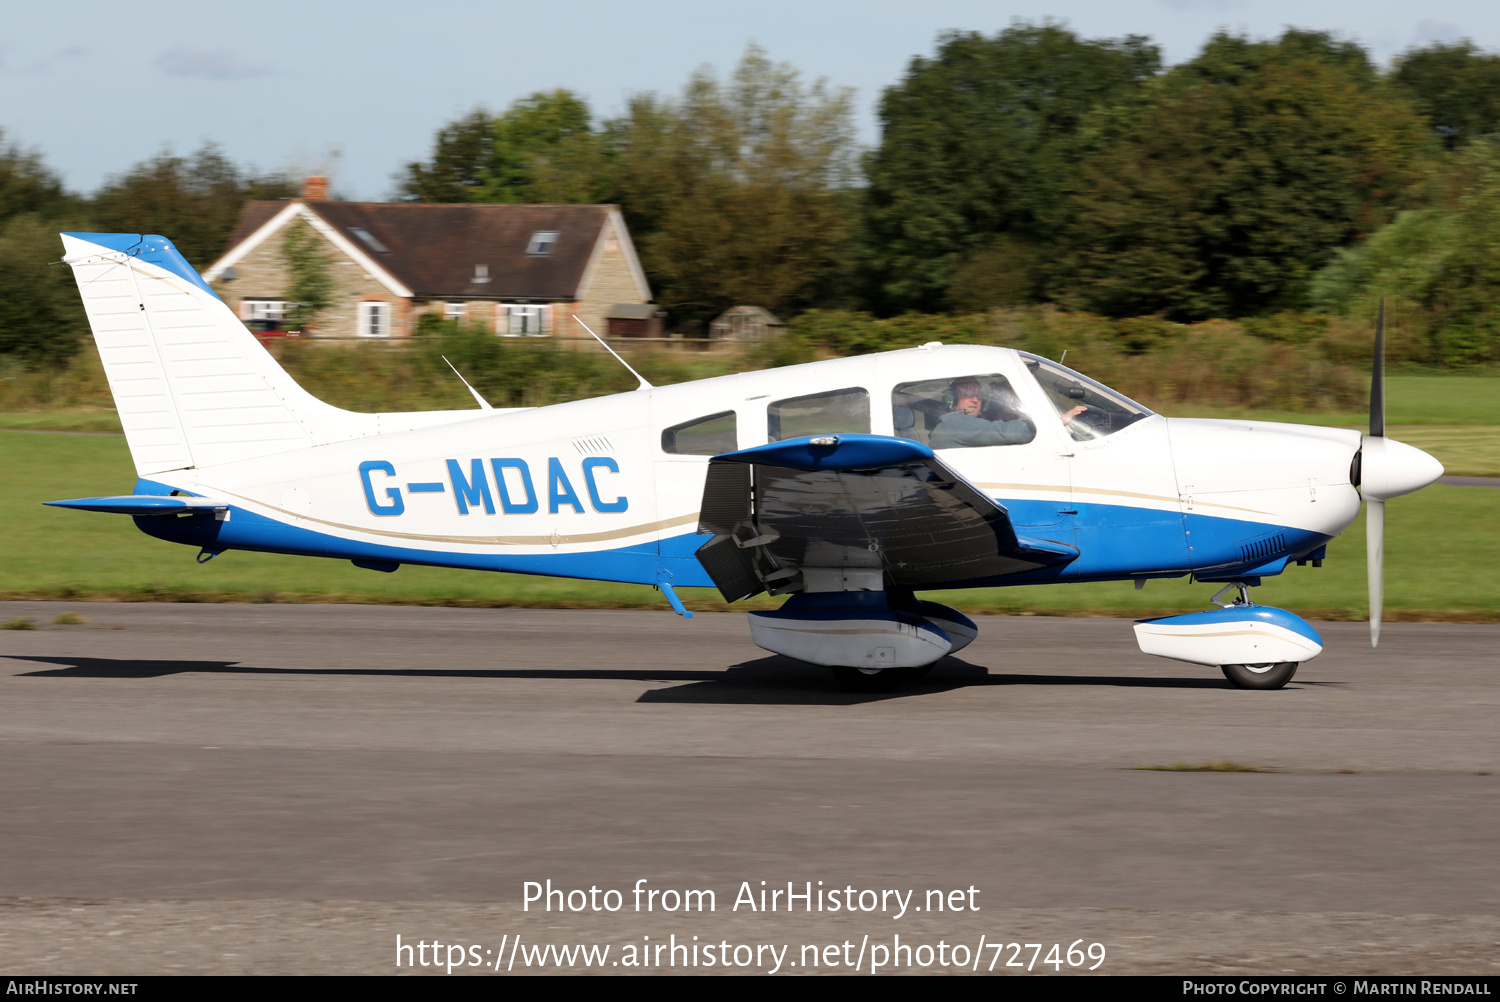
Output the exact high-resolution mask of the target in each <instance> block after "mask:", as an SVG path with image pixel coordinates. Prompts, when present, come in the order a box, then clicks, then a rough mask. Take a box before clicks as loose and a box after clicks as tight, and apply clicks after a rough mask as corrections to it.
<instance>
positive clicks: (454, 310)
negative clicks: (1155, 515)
mask: <svg viewBox="0 0 1500 1002" xmlns="http://www.w3.org/2000/svg"><path fill="white" fill-rule="evenodd" d="M467 314H468V304H467V303H444V304H443V319H444V320H463V318H464V317H465V316H466V315H467Z"/></svg>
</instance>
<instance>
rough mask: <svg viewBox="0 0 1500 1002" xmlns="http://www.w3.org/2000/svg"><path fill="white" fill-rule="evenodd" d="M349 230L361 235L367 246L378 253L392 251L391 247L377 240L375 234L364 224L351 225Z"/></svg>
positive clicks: (358, 235)
mask: <svg viewBox="0 0 1500 1002" xmlns="http://www.w3.org/2000/svg"><path fill="white" fill-rule="evenodd" d="M349 232H350V233H353V234H354V235H355V236H357V237H359V239H360V240H361V241H362V242H363V243H364V245H365V246H366V247H368V248H370V250H372V251H374V252H375V253H377V254H389V253H390V252H391V249H390V248H389V247H387V246H386V245H385V244H383V243H381V242H380V241H379V240H376V239H375V235H374V234H373V233H371V232H370V231H369V230H367V229H365V228H364V227H363V226H351V227H349Z"/></svg>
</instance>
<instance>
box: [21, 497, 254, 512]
mask: <svg viewBox="0 0 1500 1002" xmlns="http://www.w3.org/2000/svg"><path fill="white" fill-rule="evenodd" d="M42 504H45V505H50V506H52V507H53V508H76V509H78V510H79V511H106V512H112V513H113V514H116V515H175V514H177V513H178V512H184V511H222V510H224V509H227V508H228V507H229V502H227V501H215V500H214V499H213V498H194V497H166V496H163V495H160V494H121V495H117V496H115V497H106V498H73V499H72V500H70V501H43V502H42Z"/></svg>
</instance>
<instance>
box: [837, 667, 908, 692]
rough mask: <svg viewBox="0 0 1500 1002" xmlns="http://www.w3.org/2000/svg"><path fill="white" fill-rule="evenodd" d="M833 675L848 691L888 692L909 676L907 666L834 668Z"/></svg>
mask: <svg viewBox="0 0 1500 1002" xmlns="http://www.w3.org/2000/svg"><path fill="white" fill-rule="evenodd" d="M833 677H834V678H836V679H838V680H839V684H840V685H842V686H843V687H844V688H845V689H848V690H849V691H850V692H890V691H891V690H892V689H894V688H896V686H898V685H900V684H901V683H902V682H904V681H906V680H907V679H908V678H910V677H911V671H910V670H909V669H907V668H843V667H839V668H834V669H833Z"/></svg>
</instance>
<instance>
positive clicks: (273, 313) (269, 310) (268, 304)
mask: <svg viewBox="0 0 1500 1002" xmlns="http://www.w3.org/2000/svg"><path fill="white" fill-rule="evenodd" d="M286 306H287V304H286V303H285V302H283V301H282V300H280V299H242V300H240V319H241V320H247V321H250V320H282V319H285V317H286Z"/></svg>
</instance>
